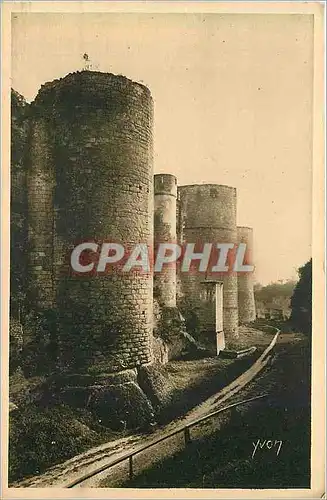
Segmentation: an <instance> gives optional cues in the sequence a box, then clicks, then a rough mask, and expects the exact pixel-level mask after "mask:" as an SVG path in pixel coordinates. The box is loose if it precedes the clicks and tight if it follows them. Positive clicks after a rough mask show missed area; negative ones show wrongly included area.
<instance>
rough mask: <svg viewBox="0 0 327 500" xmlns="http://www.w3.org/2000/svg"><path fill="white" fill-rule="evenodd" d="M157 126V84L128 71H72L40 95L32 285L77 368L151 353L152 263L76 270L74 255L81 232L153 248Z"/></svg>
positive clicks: (125, 362) (68, 361) (137, 359)
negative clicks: (152, 87) (54, 317)
mask: <svg viewBox="0 0 327 500" xmlns="http://www.w3.org/2000/svg"><path fill="white" fill-rule="evenodd" d="M152 128H153V102H152V98H151V94H150V91H149V90H148V89H147V88H146V87H145V86H143V85H141V84H139V83H135V82H133V81H131V80H129V79H127V78H125V77H123V76H116V75H112V74H108V73H100V72H91V71H82V72H77V73H71V74H69V75H67V76H66V77H65V78H62V79H60V80H55V81H54V82H52V83H48V84H46V85H44V86H42V87H41V90H40V91H39V94H38V95H37V97H36V99H35V101H34V103H33V104H32V136H31V141H32V142H31V146H30V151H31V152H30V166H29V188H28V190H29V220H30V224H29V242H30V261H31V263H33V272H34V275H31V278H30V281H31V282H32V285H33V286H31V289H33V290H38V296H37V297H36V303H38V305H39V306H41V305H42V307H46V308H47V307H53V308H55V309H56V311H57V314H58V325H59V326H58V335H59V345H60V357H61V360H62V363H63V366H64V367H69V368H70V369H72V370H74V371H79V370H82V371H83V370H84V368H85V366H88V367H90V366H94V367H95V369H96V366H101V371H102V372H103V371H105V372H113V371H119V370H123V369H126V368H134V367H137V366H139V365H142V364H146V363H148V362H150V361H151V359H152V348H151V345H152V343H151V340H152V282H153V275H152V271H148V272H146V271H144V270H141V269H135V268H134V270H133V269H132V270H131V271H129V272H123V271H122V270H121V269H118V268H113V269H111V268H110V270H109V271H107V270H106V271H105V272H97V271H96V270H93V271H92V272H91V273H86V274H84V273H83V274H77V273H74V272H73V271H72V269H71V265H70V255H71V251H72V249H73V248H74V247H75V246H76V245H77V244H79V243H82V242H90V241H91V242H95V243H96V244H98V245H99V251H100V247H101V244H102V243H103V242H115V243H120V244H122V245H123V246H124V248H125V250H126V249H127V248H128V249H132V248H133V247H134V246H135V244H142V245H147V246H148V248H152V244H153V230H152V225H153V220H152V217H153V170H152ZM95 256H96V255H95V253H94V254H93V255H92V252H91V255H90V256H89V257H87V256H86V258H90V259H92V258H93V257H95ZM30 269H31V270H32V267H30ZM95 269H96V268H95Z"/></svg>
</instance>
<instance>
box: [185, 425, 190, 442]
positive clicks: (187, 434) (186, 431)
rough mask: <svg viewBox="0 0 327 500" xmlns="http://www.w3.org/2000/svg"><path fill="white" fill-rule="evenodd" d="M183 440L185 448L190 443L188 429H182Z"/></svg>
mask: <svg viewBox="0 0 327 500" xmlns="http://www.w3.org/2000/svg"><path fill="white" fill-rule="evenodd" d="M184 440H185V446H187V445H188V444H190V442H191V434H190V428H189V427H185V429H184Z"/></svg>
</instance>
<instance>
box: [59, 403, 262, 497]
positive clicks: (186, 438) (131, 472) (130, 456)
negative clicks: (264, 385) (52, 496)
mask: <svg viewBox="0 0 327 500" xmlns="http://www.w3.org/2000/svg"><path fill="white" fill-rule="evenodd" d="M267 396H268V394H262V395H260V396H255V397H253V398H249V399H245V400H243V401H238V402H237V403H233V404H230V405H228V406H225V407H224V408H220V409H219V410H216V411H214V412H212V413H208V414H207V415H204V416H203V417H200V418H198V419H196V420H193V421H191V422H189V423H188V424H186V425H184V426H183V427H179V428H178V429H176V430H175V431H172V432H170V433H168V434H165V435H164V436H162V437H161V438H158V439H156V440H154V441H152V442H151V443H149V444H147V445H144V446H141V447H140V448H138V449H137V450H133V451H130V452H129V453H126V455H123V456H122V457H120V458H117V459H116V460H113V461H112V462H110V463H109V464H105V465H103V466H102V467H99V468H98V469H96V470H95V471H92V472H89V473H87V474H85V475H84V476H82V477H79V478H78V479H76V480H75V481H72V482H71V483H70V484H69V485H68V486H67V488H73V487H74V486H77V485H79V484H81V483H83V482H84V481H86V480H87V479H91V478H92V477H94V476H97V475H98V474H100V473H101V472H104V471H105V470H108V469H110V468H111V467H114V466H115V465H118V464H120V463H121V462H124V461H125V460H128V462H129V479H130V480H131V479H133V477H134V469H133V458H134V457H135V456H136V455H138V454H139V453H142V452H144V451H146V450H148V449H149V448H152V447H153V446H156V445H157V444H159V443H161V442H163V441H165V440H166V439H169V438H171V437H173V436H176V435H177V434H179V433H181V432H183V433H184V445H185V448H186V447H187V446H188V445H189V444H190V443H191V442H192V438H191V433H190V429H191V428H192V427H194V426H195V425H198V424H200V423H202V422H205V421H206V420H209V419H211V418H212V417H214V416H216V415H218V414H219V413H223V412H225V411H227V410H230V409H232V408H235V407H237V406H240V405H243V404H246V403H251V402H252V401H256V400H258V399H262V398H265V397H267Z"/></svg>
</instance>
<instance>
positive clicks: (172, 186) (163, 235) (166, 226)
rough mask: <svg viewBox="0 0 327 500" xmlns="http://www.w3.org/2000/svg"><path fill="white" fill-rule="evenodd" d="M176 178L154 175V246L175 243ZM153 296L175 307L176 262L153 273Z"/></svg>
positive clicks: (160, 302)
mask: <svg viewBox="0 0 327 500" xmlns="http://www.w3.org/2000/svg"><path fill="white" fill-rule="evenodd" d="M176 198H177V179H176V177H175V176H174V175H171V174H157V175H155V176H154V247H155V249H156V248H157V247H158V245H159V244H160V243H176ZM154 297H155V298H156V299H157V300H158V303H159V305H160V306H162V307H176V262H172V263H167V264H165V265H163V267H162V270H161V271H160V272H157V273H156V272H155V274H154Z"/></svg>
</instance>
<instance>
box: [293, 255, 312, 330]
mask: <svg viewBox="0 0 327 500" xmlns="http://www.w3.org/2000/svg"><path fill="white" fill-rule="evenodd" d="M298 275H299V281H298V282H297V284H296V287H295V289H294V293H293V295H292V298H291V309H292V313H291V322H292V324H293V325H294V327H295V328H297V329H299V330H300V331H301V332H303V333H307V334H309V333H310V332H311V326H312V259H310V260H309V261H308V262H307V263H306V264H304V266H302V267H300V268H299V270H298Z"/></svg>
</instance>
